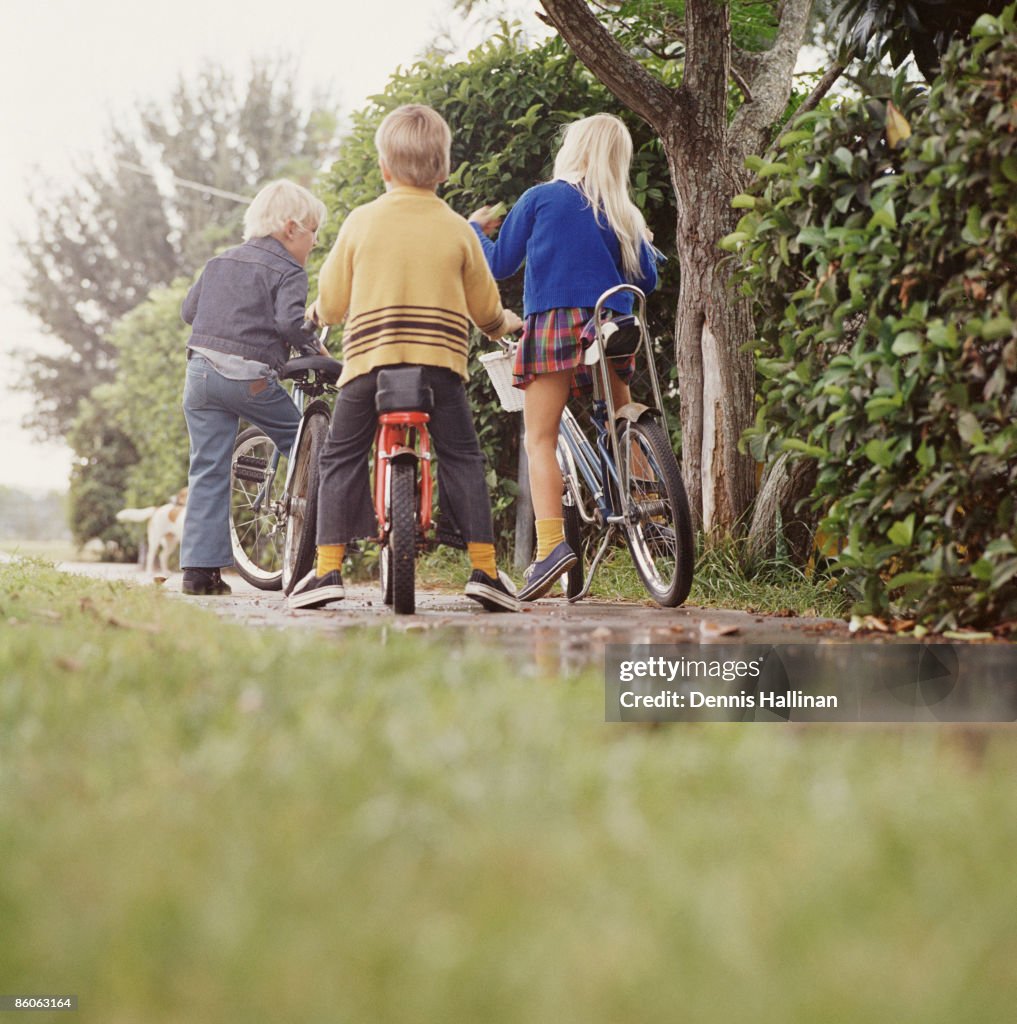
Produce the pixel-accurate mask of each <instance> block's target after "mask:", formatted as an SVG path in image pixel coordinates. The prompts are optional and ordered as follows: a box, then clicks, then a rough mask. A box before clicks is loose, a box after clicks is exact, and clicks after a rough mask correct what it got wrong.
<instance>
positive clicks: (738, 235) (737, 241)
mask: <svg viewBox="0 0 1017 1024" xmlns="http://www.w3.org/2000/svg"><path fill="white" fill-rule="evenodd" d="M751 237H752V236H751V235H749V234H748V232H746V231H732V232H731V234H730V235H725V236H724V237H723V238H722V239H721V240H720V241H719V242H718V243H717V245H718V246H720V248H721V249H724V250H725V251H726V252H734V250H735V249H737V248H738V246H739V245H741V244H742V242H747V241H748V240H749V238H751Z"/></svg>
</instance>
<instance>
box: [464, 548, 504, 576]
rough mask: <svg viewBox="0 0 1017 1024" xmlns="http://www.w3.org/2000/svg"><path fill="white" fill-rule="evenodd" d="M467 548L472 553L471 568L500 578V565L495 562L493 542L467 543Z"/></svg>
mask: <svg viewBox="0 0 1017 1024" xmlns="http://www.w3.org/2000/svg"><path fill="white" fill-rule="evenodd" d="M466 550H467V551H468V552H469V553H470V568H471V569H479V570H480V571H481V572H486V573H487V575H488V576H490V577H491V579H493V580H496V579H497V578H498V566H497V565H495V562H494V545H493V544H472V543H470V544H467V545H466Z"/></svg>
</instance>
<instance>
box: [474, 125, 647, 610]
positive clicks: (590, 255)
mask: <svg viewBox="0 0 1017 1024" xmlns="http://www.w3.org/2000/svg"><path fill="white" fill-rule="evenodd" d="M631 163H632V138H631V136H630V135H629V132H628V129H627V128H626V127H625V124H624V122H622V121H621V120H620V119H619V118H617V117H615V116H614V115H612V114H594V115H593V116H592V117H586V118H583V119H582V120H581V121H575V122H573V123H572V124H570V125H568V126H567V127H566V128H565V130H564V132H563V135H562V144H561V148H560V149H559V151H558V155H557V157H556V158H555V161H554V178H553V179H552V180H551V181H549V182H546V183H544V184H542V185H536V186H535V187H533V188H531V189H529V190H527V191H526V192H524V193H523V195H522V196H521V197H520V199H519V202H518V203H516V205H515V206H514V207H513V208H512V210H511V212H510V213H509V215H508V217H506V218H505V223H504V224H503V225H502V227H501V230H500V231H499V233H498V239H497V241H496V242H492V241H491V239H489V238H488V237H487V234H488V233H490V232H493V230H494V228H495V227H497V225H498V218H497V217H492V216H491V208H490V207H487V206H485V207H482V208H481V209H479V210H477V211H476V213H474V214H473V215H472V216H471V217H470V223H471V224H472V225H473V229H474V231H476V232H477V235H478V237H479V238H480V242H481V245H482V246H483V248H484V255H485V256H486V257H487V262H488V264H489V265H490V267H491V272H492V273H493V274H494V276H495V278H497V279H499V280H501V279H503V278H506V277H511V276H512V275H513V274H514V273H516V272H517V271H518V270H519V268H520V266H521V265H522V264H523V262H524V261H525V263H526V270H525V273H524V277H523V319H524V321H525V326H524V330H523V336H522V341H521V342H520V344H519V348H518V350H517V352H516V362H515V367H514V369H513V377H514V381H513V382H514V384H515V386H516V387H518V388H524V389H525V397H524V400H523V401H524V404H523V421H524V423H525V427H526V455H527V458H528V460H529V465H530V493H531V495H532V499H533V511H534V516H535V518H536V530H537V556H536V561H535V562H534V563H533V564H532V565H531V566H530V567H529V568H528V569H527V570H526V584H525V586H524V587H523V589H522V590H521V591H520V592H519V597H520V598H521V599H523V600H526V601H535V600H536V599H537V598H538V597H542V596H543V595H544V594H545V593H547V591H548V590H550V588H551V587H552V586H553V585H554V582H555V580H557V579H559V578H560V577H561V576H562V574H563V573H565V572H567V571H568V570H569V569H570V568H571V567H572V566H573V565H575V563H576V559H577V555H576V552H574V551H573V550H572V548H570V547H569V545H568V544H566V543H565V532H564V519H563V515H562V506H561V496H562V478H561V471H560V470H559V468H558V460H557V458H556V456H555V446H556V444H557V439H558V424H559V422H560V421H561V414H562V410H563V409H564V408H565V403H566V402H567V401H568V398H569V395H570V393H571V392H572V391H573V390H575V391H576V392H585V391H589V390H590V388H591V387H592V378H591V376H590V372H589V369H588V368H587V367H586V366H584V365H583V363H582V354H583V345H582V340H581V335H582V331H583V327H584V326H585V324H586V323H587V322H588V321H589V320H590V318H591V317H592V316H593V307H594V305H595V304H596V302H597V299H598V298H600V296H601V295H602V294H603V293H604V292H605V291H607V290H608V289H609V288H613V287H614V286H615V285H618V284H623V283H629V284H634V285H636V286H637V287H639V288H641V289H642V290H643V291H644V292H650V291H652V290H653V289H654V288H655V287H656V284H657V265H656V254H655V250H654V248H653V246H652V245H651V242H650V233H649V231H648V229H647V227H646V221H645V220H644V219H643V215H642V214H641V213H640V212H639V208H638V207H637V206H636V205H635V203H634V202H633V201H632V199H631V197H630V195H629V167H630V165H631ZM606 306H607V307H608V308H610V309H612V310H614V311H615V312H617V313H631V312H632V295H631V293H627V292H625V293H622V294H620V295H616V296H614V297H613V298H612V299H610V300H608V302H607V303H606ZM631 374H632V363H631V362H630V363H629V364H628V365H626V366H624V367H622V368H621V372H619V370H618V369H616V367H615V366H614V365H611V391H612V397H613V399H614V403H615V408H619V407H620V406H622V405H624V404H625V403H626V402H628V401H629V397H630V396H629V389H628V384H627V380H629V379H631Z"/></svg>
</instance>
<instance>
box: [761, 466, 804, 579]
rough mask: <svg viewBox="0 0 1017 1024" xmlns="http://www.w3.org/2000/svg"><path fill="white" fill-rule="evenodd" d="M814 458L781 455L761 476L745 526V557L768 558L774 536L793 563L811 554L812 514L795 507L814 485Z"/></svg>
mask: <svg viewBox="0 0 1017 1024" xmlns="http://www.w3.org/2000/svg"><path fill="white" fill-rule="evenodd" d="M817 474H818V468H817V466H816V461H815V459H803V458H791V456H790V454H789V453H788V452H785V453H784V454H783V455H781V456H780V457H779V458H778V459H777V461H776V462H774V463H773V465H772V466H771V467H770V469H769V471H768V472H767V474H766V476H765V477H764V478H763V483H762V486H761V487H760V489H759V497H758V498H757V499H756V504H755V507H754V508H753V510H752V524H751V526H750V527H749V538H748V544H749V557H750V558H751V559H759V558H772V557H773V556H774V555H775V554H776V553H777V547H778V544H777V541H778V537H779V538H782V539H783V541H784V542H785V544H786V546H787V556H788V558H789V559H790V560H791V561H792V562H793V563H794V564H795V565H804V564H805V563H806V562H807V561H808V558H809V555H810V554H811V553H812V546H813V539H814V537H815V533H816V519H817V517H816V514H815V513H814V512H810V511H808V510H799V508H798V506H799V505H800V503H801V501H802V499H803V498H806V497H807V496H808V495H809V494H810V492H811V491H812V489H813V488H814V487H815V485H816V476H817Z"/></svg>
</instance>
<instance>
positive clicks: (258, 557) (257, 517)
mask: <svg viewBox="0 0 1017 1024" xmlns="http://www.w3.org/2000/svg"><path fill="white" fill-rule="evenodd" d="M275 454H276V447H275V445H274V444H272V442H271V440H270V439H269V437H268V435H267V434H264V433H262V431H261V430H259V429H258V428H257V427H248V428H247V429H246V430H245V431H243V432H242V433H240V434H239V435H238V436H237V439H236V441H235V442H234V445H233V461H232V463H231V465H230V543H231V545H232V547H233V562H234V565H235V566H236V570H237V572H238V573H240V575H241V576H242V577H243V578H244V579H245V580H247V582H248V583H250V584H251V585H252V586H255V587H257V588H258V589H259V590H278V589H279V588H280V587H281V586H282V566H283V533H284V531H283V522H282V517H283V514H284V513H283V510H282V498H283V489H284V487H285V481H286V477H285V474H284V472H283V470H282V469H281V468H280V466H279V464H278V463H275V464H274V465H273V463H274V462H275V460H274V456H275Z"/></svg>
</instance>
